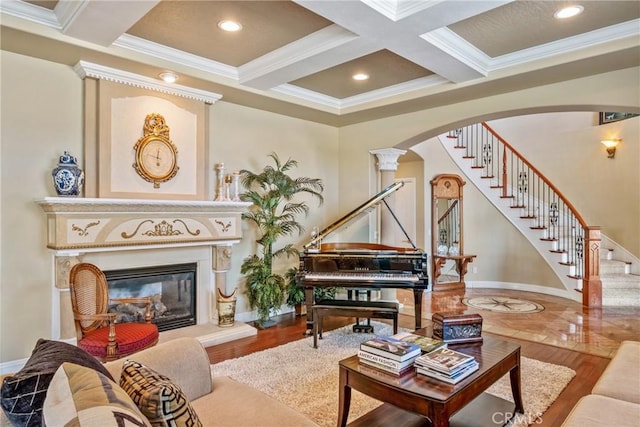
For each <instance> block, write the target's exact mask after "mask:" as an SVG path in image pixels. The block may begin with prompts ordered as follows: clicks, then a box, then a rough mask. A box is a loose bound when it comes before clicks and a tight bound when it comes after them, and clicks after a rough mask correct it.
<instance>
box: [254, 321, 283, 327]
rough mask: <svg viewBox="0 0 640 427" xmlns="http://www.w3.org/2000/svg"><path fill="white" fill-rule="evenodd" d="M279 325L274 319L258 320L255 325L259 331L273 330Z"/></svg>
mask: <svg viewBox="0 0 640 427" xmlns="http://www.w3.org/2000/svg"><path fill="white" fill-rule="evenodd" d="M277 324H278V322H276V321H275V320H273V319H267V320H262V321H261V320H256V321H255V323H254V325H255V327H256V328H258V329H267V328H272V327H274V326H276V325H277Z"/></svg>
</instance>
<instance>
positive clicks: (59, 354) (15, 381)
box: [0, 339, 113, 427]
mask: <svg viewBox="0 0 640 427" xmlns="http://www.w3.org/2000/svg"><path fill="white" fill-rule="evenodd" d="M63 362H71V363H75V364H77V365H81V366H86V367H87V368H91V369H93V370H96V371H98V372H100V373H102V374H103V375H105V376H106V377H107V378H109V379H111V380H113V378H111V375H110V374H109V371H107V369H106V368H105V367H104V366H103V365H102V363H101V362H100V361H99V360H97V359H96V358H95V357H93V356H91V355H90V354H89V353H87V352H86V351H84V350H82V349H80V348H78V347H76V346H74V345H71V344H67V343H64V342H61V341H52V340H44V339H40V340H38V342H37V343H36V345H35V347H34V348H33V351H32V352H31V357H30V358H29V360H27V363H26V364H25V365H24V367H23V368H22V369H21V370H20V371H19V372H17V373H16V374H15V375H8V376H6V377H5V378H4V380H3V381H2V389H1V391H0V404H1V405H2V409H3V411H4V413H5V415H6V416H7V418H8V419H9V420H10V421H11V423H12V424H13V425H14V426H25V427H31V426H34V427H36V426H37V427H40V426H41V425H42V405H43V404H44V399H45V397H46V395H47V388H48V387H49V383H50V382H51V378H53V374H55V372H56V371H57V370H58V368H59V367H60V365H62V363H63Z"/></svg>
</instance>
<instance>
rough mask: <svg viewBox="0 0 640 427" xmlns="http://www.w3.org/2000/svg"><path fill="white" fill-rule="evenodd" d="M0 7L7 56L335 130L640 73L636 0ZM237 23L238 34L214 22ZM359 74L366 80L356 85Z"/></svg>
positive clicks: (9, 1)
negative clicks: (110, 72)
mask: <svg viewBox="0 0 640 427" xmlns="http://www.w3.org/2000/svg"><path fill="white" fill-rule="evenodd" d="M569 3H572V4H575V3H576V2H567V1H509V0H495V1H494V0H482V1H478V0H475V1H473V0H472V1H461V0H339V1H329V0H326V1H317V0H315V1H307V0H295V1H204V0H200V1H177V0H160V1H158V0H146V1H127V0H118V1H109V0H60V1H46V0H45V1H30V2H24V1H20V0H2V2H0V12H1V13H2V15H0V16H1V18H2V20H1V24H2V48H3V49H6V50H10V51H15V52H18V53H25V54H29V55H33V56H37V57H42V58H45V59H48V60H53V61H57V62H61V63H67V64H69V65H75V63H74V61H75V62H77V61H79V60H85V61H92V62H95V63H99V64H102V65H105V66H112V67H117V68H119V69H122V70H125V71H130V72H135V73H140V74H142V75H146V76H147V77H152V78H158V74H159V73H160V72H161V71H166V70H170V71H173V72H176V73H177V74H178V75H179V81H178V83H180V84H182V85H187V86H190V87H195V88H200V89H204V90H212V91H215V92H217V93H220V94H222V95H223V99H224V100H227V101H230V102H236V103H240V104H244V105H250V106H255V107H257V108H265V109H269V110H272V111H278V112H282V113H283V114H289V115H294V116H299V117H304V118H308V119H311V120H317V121H320V122H325V123H330V124H334V125H341V124H347V123H352V122H357V121H361V120H367V119H371V118H376V117H381V116H385V115H392V114H399V113H403V112H407V111H413V110H416V109H421V108H428V107H432V106H437V105H442V104H447V103H452V102H459V101H463V100H465V99H471V98H476V97H480V96H487V95H491V94H495V93H500V92H504V91H509V90H517V89H521V88H525V87H530V86H533V85H539V84H545V83H552V82H554V81H560V80H566V79H571V78H578V77H583V76H585V75H590V74H597V73H602V72H606V71H611V70H615V69H621V68H626V67H631V66H638V65H640V48H639V46H640V1H636V0H626V1H594V0H578V3H581V4H582V6H583V7H584V12H583V13H582V14H581V15H579V16H577V17H574V18H570V19H568V20H565V21H559V20H556V19H554V18H553V13H554V11H556V10H557V9H559V8H560V6H563V5H566V4H569ZM225 18H233V19H235V20H238V21H240V22H241V23H242V25H243V30H242V31H241V32H239V33H233V34H229V33H224V32H221V31H220V30H219V29H218V28H217V26H216V23H217V22H218V21H220V20H221V19H225ZM355 72H366V73H367V74H369V75H370V79H369V80H367V81H364V82H356V81H354V80H352V79H351V77H350V76H351V75H352V74H353V73H355Z"/></svg>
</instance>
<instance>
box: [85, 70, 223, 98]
mask: <svg viewBox="0 0 640 427" xmlns="http://www.w3.org/2000/svg"><path fill="white" fill-rule="evenodd" d="M73 69H74V70H75V72H76V73H77V74H78V75H79V76H80V78H81V79H85V78H87V77H91V78H94V79H102V80H109V81H112V82H116V83H121V84H126V85H129V86H134V87H138V88H141V89H148V90H153V91H156V92H162V93H166V94H169V95H175V96H180V97H182V98H188V99H194V100H196V101H202V102H204V103H205V104H214V103H215V102H216V101H218V100H220V99H221V98H222V95H220V94H218V93H214V92H208V91H205V90H200V89H194V88H191V87H187V86H182V85H178V84H175V83H171V84H169V83H165V82H163V81H162V80H156V79H152V78H149V77H146V76H141V75H139V74H134V73H130V72H128V71H122V70H118V69H116V68H110V67H106V66H104V65H99V64H93V63H91V62H86V61H80V62H78V63H77V64H76V65H75V66H74V67H73Z"/></svg>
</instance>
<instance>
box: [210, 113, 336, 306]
mask: <svg viewBox="0 0 640 427" xmlns="http://www.w3.org/2000/svg"><path fill="white" fill-rule="evenodd" d="M210 117H211V129H210V141H211V150H210V151H211V152H210V161H211V164H212V165H215V164H216V163H220V162H223V163H224V164H225V168H226V170H227V171H234V170H241V169H248V170H252V171H260V170H262V168H263V167H264V166H265V165H267V164H269V165H273V161H272V160H271V159H270V158H269V157H268V155H269V153H271V152H276V153H277V154H278V156H279V157H280V160H281V161H286V160H287V159H288V158H289V157H291V158H293V159H295V160H297V161H298V167H297V168H296V169H293V170H291V175H292V176H307V177H311V178H320V179H322V181H323V183H324V185H325V191H324V193H323V197H324V199H325V201H324V204H323V205H322V206H321V207H318V204H317V202H316V201H315V200H313V199H310V198H307V199H306V200H307V202H308V204H309V207H310V208H311V209H310V212H309V216H308V217H307V218H306V219H304V220H302V221H301V222H302V223H303V224H304V227H305V234H303V235H301V236H297V235H296V236H292V238H291V239H289V240H284V241H283V242H282V243H283V244H284V243H289V242H292V243H294V244H295V245H296V246H298V247H301V246H302V245H303V244H304V243H306V242H307V241H309V240H310V239H311V236H310V234H309V232H310V231H311V229H312V228H313V227H314V226H318V227H323V226H324V225H327V224H328V223H330V222H331V221H333V220H334V218H335V217H336V215H337V204H338V203H337V201H338V192H337V188H338V171H337V164H336V162H335V158H336V157H337V155H338V132H337V129H335V128H333V127H331V126H326V125H320V124H317V123H311V122H306V121H303V120H299V119H292V118H290V117H286V116H282V115H278V114H273V113H268V112H264V111H261V110H256V109H252V108H246V107H241V106H238V105H234V104H229V103H225V102H223V101H221V102H217V103H216V104H214V105H213V106H212V107H211V116H210ZM212 188H213V187H212ZM254 231H255V230H254V229H253V228H250V227H249V224H248V223H247V222H246V221H245V222H243V233H244V236H245V238H244V239H243V241H242V242H241V243H240V244H238V245H236V246H234V248H233V251H234V256H233V267H232V270H231V271H230V272H229V280H228V281H229V284H230V285H231V286H238V287H239V288H240V289H241V290H244V289H245V288H244V280H243V278H242V276H241V275H240V264H241V262H242V259H243V258H244V257H246V256H247V255H249V254H252V253H255V251H256V244H255V235H254V234H253V232H254ZM292 265H295V266H297V259H295V260H294V259H293V258H290V259H288V260H287V259H286V258H285V259H284V260H280V262H279V263H277V264H276V265H275V268H276V269H278V270H280V271H281V272H284V271H285V270H286V269H287V268H288V267H290V266H292ZM236 311H237V312H238V313H243V312H246V311H249V307H248V306H247V300H246V298H244V297H242V298H241V299H239V300H238V302H237V305H236Z"/></svg>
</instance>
